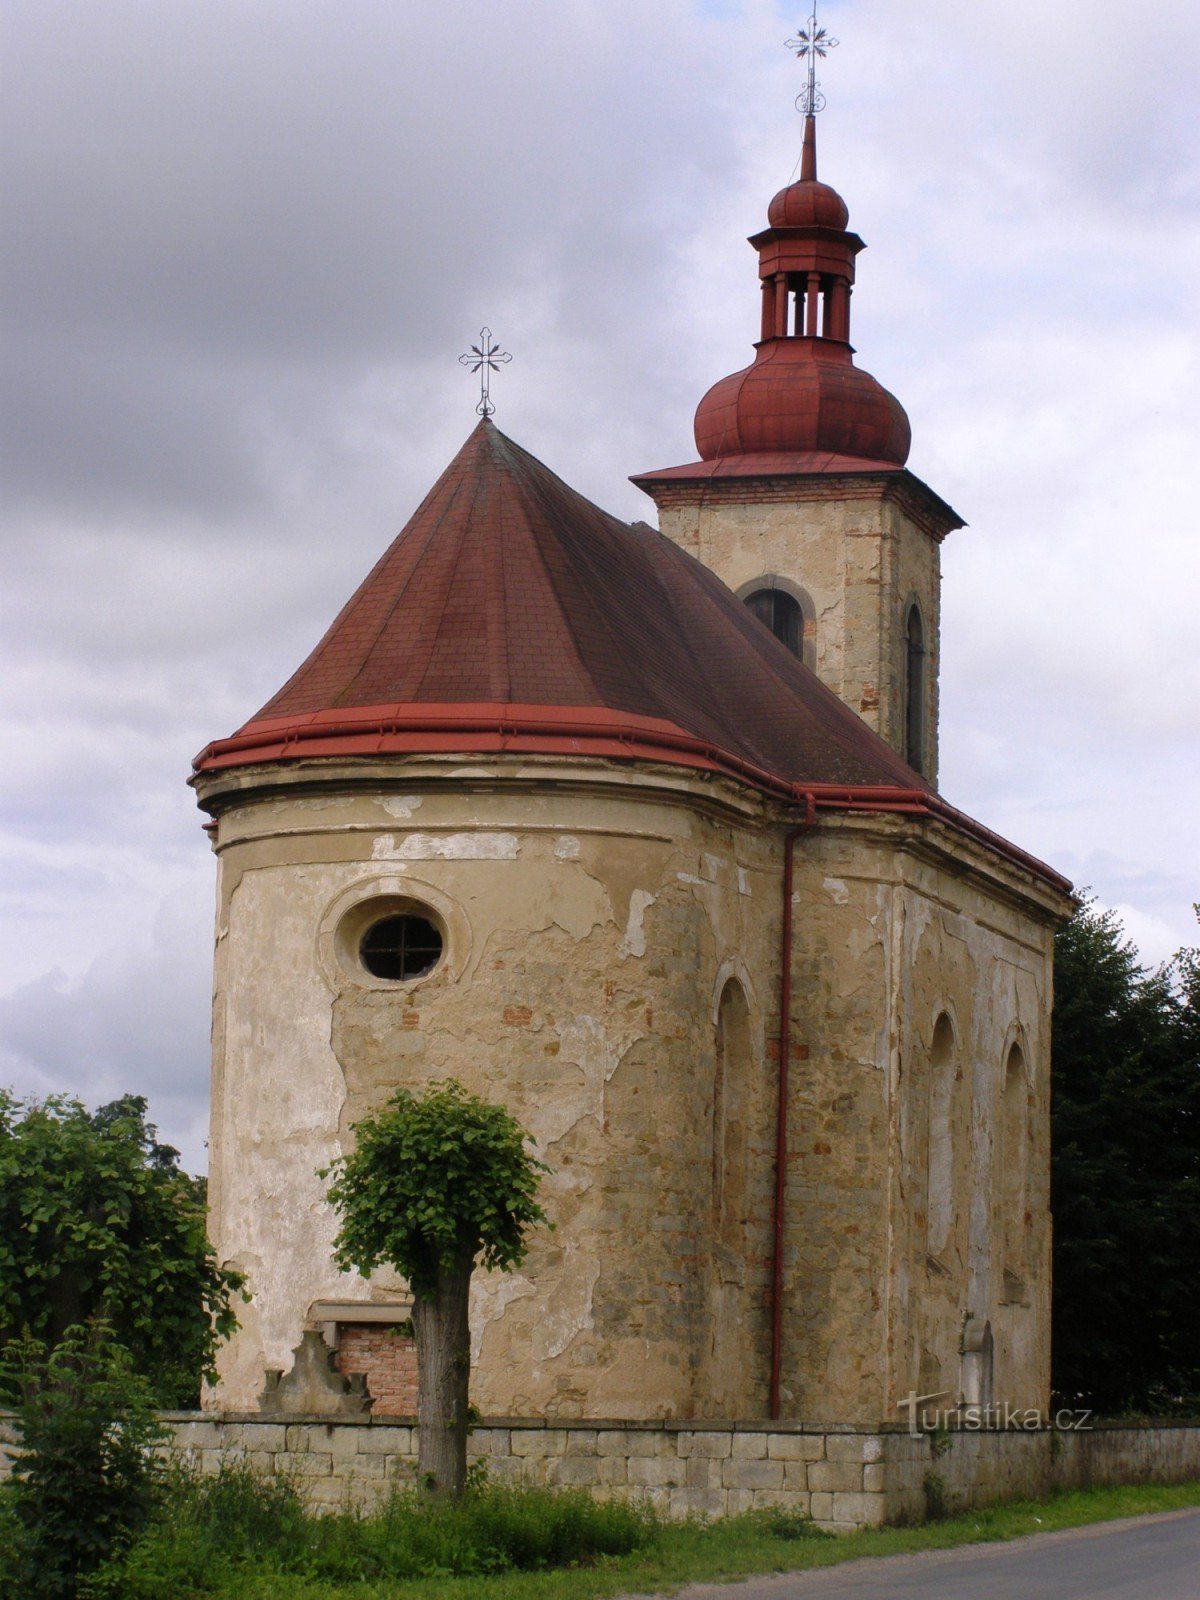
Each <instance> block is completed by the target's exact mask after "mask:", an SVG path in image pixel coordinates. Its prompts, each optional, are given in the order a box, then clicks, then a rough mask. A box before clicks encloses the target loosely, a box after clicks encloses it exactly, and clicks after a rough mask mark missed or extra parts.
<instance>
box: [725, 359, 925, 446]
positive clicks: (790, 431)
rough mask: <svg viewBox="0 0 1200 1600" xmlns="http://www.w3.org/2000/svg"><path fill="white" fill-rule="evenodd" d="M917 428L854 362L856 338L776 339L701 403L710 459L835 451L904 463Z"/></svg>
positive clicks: (893, 400)
mask: <svg viewBox="0 0 1200 1600" xmlns="http://www.w3.org/2000/svg"><path fill="white" fill-rule="evenodd" d="M911 443H912V430H911V428H910V427H909V422H908V417H907V415H906V414H905V411H904V407H903V406H902V405H901V404H900V402H899V400H897V399H896V398H895V396H894V395H891V394H889V393H888V391H887V390H886V389H885V388H884V387H883V385H882V384H881V383H879V382H878V381H877V380H876V379H875V378H873V377H872V376H871V374H870V373H869V372H863V371H861V370H860V369H859V368H858V367H856V366H855V365H854V362H853V360H852V359H851V351H850V347H849V345H845V344H839V343H836V342H835V341H833V340H829V339H771V340H768V341H767V342H766V343H764V344H762V345H760V346H759V350H758V356H757V359H756V360H755V362H754V364H753V366H749V367H746V368H745V369H744V370H743V371H741V372H735V373H733V374H732V375H731V376H730V377H728V378H722V379H721V381H720V382H719V383H715V384H714V385H713V387H712V388H711V389H710V390H709V391H708V393H707V394H706V395H705V396H704V399H703V400H701V402H700V404H699V406H698V407H697V409H696V448H697V449H698V450H699V452H700V456H701V459H702V460H705V461H711V460H713V459H714V457H717V456H728V455H742V454H758V453H760V452H765V451H772V452H776V451H778V452H786V453H798V452H800V451H808V450H820V451H829V452H831V453H832V454H833V455H837V456H854V457H857V458H860V459H866V460H869V461H886V462H891V463H894V464H895V465H896V466H898V467H902V466H903V465H904V463H905V461H907V459H908V451H909V446H910V444H911Z"/></svg>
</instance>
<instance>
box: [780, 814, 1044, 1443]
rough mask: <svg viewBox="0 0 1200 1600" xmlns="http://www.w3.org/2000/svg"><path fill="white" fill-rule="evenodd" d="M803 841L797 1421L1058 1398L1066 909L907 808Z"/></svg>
mask: <svg viewBox="0 0 1200 1600" xmlns="http://www.w3.org/2000/svg"><path fill="white" fill-rule="evenodd" d="M796 849H797V858H796V890H795V904H794V915H795V929H796V932H795V936H794V944H793V973H792V979H793V1009H792V1058H793V1059H792V1065H791V1072H790V1081H791V1098H790V1117H789V1122H790V1144H789V1152H790V1161H789V1178H788V1205H789V1209H788V1246H787V1280H786V1300H785V1338H784V1349H785V1371H784V1397H785V1415H789V1416H803V1417H808V1418H813V1419H821V1420H828V1421H829V1422H831V1423H833V1422H853V1423H856V1424H859V1425H863V1426H877V1425H879V1423H880V1422H881V1421H882V1422H887V1421H894V1420H900V1418H901V1416H902V1415H903V1413H902V1412H901V1411H900V1410H899V1409H898V1408H899V1407H900V1405H901V1404H902V1402H904V1400H905V1398H906V1396H908V1395H909V1394H910V1393H914V1392H915V1393H918V1394H927V1395H937V1394H939V1393H940V1394H942V1396H943V1402H942V1403H943V1404H945V1403H946V1397H950V1398H952V1399H954V1400H957V1399H958V1398H960V1397H961V1396H962V1395H963V1394H964V1393H966V1394H968V1397H969V1398H972V1399H975V1400H980V1401H982V1400H986V1399H989V1398H993V1397H994V1398H995V1399H996V1400H997V1401H999V1400H1005V1401H1008V1402H1009V1403H1010V1404H1013V1405H1021V1406H1025V1407H1029V1406H1041V1407H1043V1408H1044V1406H1045V1405H1046V1403H1047V1400H1048V1388H1049V1277H1050V1273H1049V1243H1050V1234H1049V1172H1048V1154H1049V1098H1048V1089H1049V1084H1048V1076H1049V1007H1050V999H1051V996H1050V973H1051V955H1052V950H1051V940H1052V926H1053V918H1054V915H1055V914H1056V908H1055V907H1054V906H1051V905H1050V904H1049V903H1048V902H1045V903H1042V902H1041V901H1040V898H1039V895H1038V894H1037V893H1036V892H1035V891H1034V890H1033V889H1032V888H1031V886H1030V885H1029V884H1028V883H1021V882H1020V881H1019V874H1014V873H1006V871H1005V869H1003V868H1001V867H998V866H997V864H996V863H995V861H994V860H992V861H990V862H989V861H988V860H987V859H986V858H985V857H984V854H983V852H981V851H975V850H973V849H972V848H971V847H969V846H968V845H966V844H965V842H964V841H962V840H961V839H956V840H954V841H949V840H947V839H945V838H943V837H940V836H939V834H938V830H936V829H933V828H926V829H923V830H922V831H921V832H920V833H916V832H914V830H912V829H911V828H909V829H907V830H906V828H905V825H904V824H903V823H902V822H899V821H897V820H895V819H883V818H859V819H854V818H839V819H837V820H836V821H829V822H826V821H824V820H822V821H821V822H820V823H819V824H818V826H817V827H816V828H815V829H814V830H813V831H812V832H811V833H809V834H806V835H804V836H803V837H802V838H801V839H800V840H799V841H798V843H797V847H796ZM1006 878H1007V880H1008V881H1005V879H1006ZM1014 1050H1017V1051H1018V1052H1019V1054H1020V1058H1021V1063H1022V1066H1021V1072H1020V1074H1019V1078H1020V1081H1019V1083H1018V1084H1017V1086H1016V1088H1015V1090H1014V1091H1013V1092H1012V1093H1010V1095H1009V1100H1010V1102H1012V1103H1013V1104H1016V1101H1017V1100H1019V1105H1016V1115H1015V1117H1012V1116H1010V1118H1009V1120H1010V1122H1012V1123H1013V1124H1014V1125H1016V1126H1017V1127H1018V1129H1019V1135H1020V1137H1019V1143H1018V1144H1017V1145H1015V1146H1013V1148H1011V1149H1009V1148H1008V1147H1007V1145H1006V1142H1005V1139H1006V1135H1005V1133H1004V1122H1005V1111H1004V1098H1005V1086H1004V1084H1005V1073H1006V1067H1007V1065H1008V1063H1009V1061H1010V1058H1011V1057H1012V1055H1013V1052H1014ZM1010 1142H1011V1141H1010ZM1010 1169H1011V1170H1010ZM1012 1172H1017V1173H1018V1178H1017V1179H1012V1176H1011V1175H1012ZM1006 1173H1008V1177H1006ZM1018 1280H1019V1282H1018ZM985 1330H986V1332H987V1335H988V1338H989V1339H990V1343H991V1350H992V1356H991V1363H990V1367H989V1369H988V1371H987V1373H986V1374H984V1375H983V1376H982V1377H981V1379H980V1381H981V1382H983V1381H984V1378H986V1384H987V1385H990V1388H989V1389H988V1392H987V1393H984V1392H978V1393H975V1394H971V1393H970V1388H971V1383H972V1381H973V1374H972V1370H971V1362H972V1360H973V1359H974V1357H973V1356H972V1353H971V1351H970V1350H969V1349H968V1348H967V1347H968V1346H969V1345H970V1344H971V1342H972V1340H973V1339H976V1338H978V1339H980V1340H982V1337H983V1333H984V1331H985ZM980 1360H982V1357H980Z"/></svg>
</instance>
